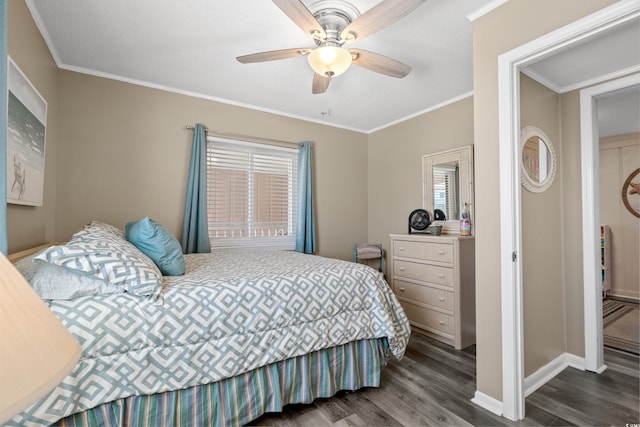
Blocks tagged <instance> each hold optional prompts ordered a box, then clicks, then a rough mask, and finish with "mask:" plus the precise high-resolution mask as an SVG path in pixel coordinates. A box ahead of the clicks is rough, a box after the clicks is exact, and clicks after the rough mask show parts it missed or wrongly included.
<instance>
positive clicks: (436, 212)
mask: <svg viewBox="0 0 640 427" xmlns="http://www.w3.org/2000/svg"><path fill="white" fill-rule="evenodd" d="M422 188H423V206H424V208H425V209H426V210H427V211H429V212H430V213H431V215H432V217H433V219H434V225H438V224H439V225H442V232H443V233H446V234H460V214H461V212H462V211H463V209H464V207H465V203H466V204H468V209H469V213H470V216H471V220H472V224H473V219H474V215H473V213H474V212H473V209H474V204H473V145H467V146H464V147H460V148H455V149H452V150H447V151H441V152H438V153H433V154H427V155H424V156H422ZM472 230H473V228H472Z"/></svg>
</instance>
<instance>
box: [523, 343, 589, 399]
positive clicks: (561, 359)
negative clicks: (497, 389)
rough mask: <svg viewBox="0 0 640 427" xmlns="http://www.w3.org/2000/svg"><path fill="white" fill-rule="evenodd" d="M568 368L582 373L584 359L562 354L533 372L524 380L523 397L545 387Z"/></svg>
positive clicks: (584, 363)
mask: <svg viewBox="0 0 640 427" xmlns="http://www.w3.org/2000/svg"><path fill="white" fill-rule="evenodd" d="M568 367H572V368H575V369H579V370H581V371H584V370H585V368H586V362H585V360H584V357H580V356H576V355H575V354H569V353H563V354H561V355H560V356H558V357H556V358H555V359H553V360H552V361H551V362H549V363H547V364H546V365H544V366H543V367H541V368H540V369H538V370H537V371H535V372H534V373H533V374H531V375H529V376H528V377H527V378H525V379H524V395H525V397H526V396H529V395H530V394H531V393H533V392H534V391H536V390H537V389H539V388H540V387H542V386H543V385H545V384H546V383H547V382H549V381H550V380H551V379H552V378H554V377H555V376H556V375H558V374H559V373H560V372H562V371H563V370H564V369H565V368H568Z"/></svg>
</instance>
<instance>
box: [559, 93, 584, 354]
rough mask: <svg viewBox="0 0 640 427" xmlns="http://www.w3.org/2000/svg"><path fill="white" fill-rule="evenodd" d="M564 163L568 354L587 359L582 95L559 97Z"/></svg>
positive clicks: (572, 94) (561, 165) (565, 283)
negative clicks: (583, 235)
mask: <svg viewBox="0 0 640 427" xmlns="http://www.w3.org/2000/svg"><path fill="white" fill-rule="evenodd" d="M560 109H561V112H560V115H561V117H562V123H561V136H560V141H561V146H560V152H561V155H562V159H561V160H562V161H561V163H560V167H559V168H558V175H559V179H560V182H561V183H562V201H563V204H562V216H561V217H560V218H561V221H562V230H561V232H562V241H563V245H564V249H563V253H562V255H563V263H564V299H565V323H566V339H567V352H568V353H570V354H575V355H577V356H582V357H584V280H583V274H582V161H581V148H580V145H581V142H580V92H579V91H573V92H568V93H564V94H562V95H561V97H560Z"/></svg>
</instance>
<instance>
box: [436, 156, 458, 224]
mask: <svg viewBox="0 0 640 427" xmlns="http://www.w3.org/2000/svg"><path fill="white" fill-rule="evenodd" d="M457 177H458V172H457V170H456V168H454V167H451V168H450V167H441V166H438V167H437V168H436V167H434V168H433V191H434V197H433V207H434V209H440V210H442V211H443V212H444V214H445V215H446V217H447V220H455V219H459V218H460V216H459V207H458V178H457Z"/></svg>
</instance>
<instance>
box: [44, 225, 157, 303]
mask: <svg viewBox="0 0 640 427" xmlns="http://www.w3.org/2000/svg"><path fill="white" fill-rule="evenodd" d="M113 228H115V227H113ZM116 230H117V229H116ZM118 234H119V233H117V232H114V230H112V229H107V228H104V227H100V226H96V224H95V223H91V224H89V225H87V226H85V227H84V228H83V229H82V230H80V231H79V232H77V233H76V234H74V235H73V236H72V237H71V240H70V241H69V242H68V243H67V244H65V245H58V246H51V247H50V248H48V249H46V250H44V251H42V252H41V253H39V254H38V255H36V256H35V257H34V258H33V259H34V261H35V262H48V263H50V264H54V265H59V266H62V267H65V268H68V269H71V270H76V271H78V272H80V273H84V274H87V273H89V274H92V275H94V276H95V277H97V278H98V279H101V280H104V281H106V282H107V283H108V284H109V285H112V286H117V287H121V288H122V289H123V290H124V291H125V292H129V293H132V294H135V295H144V296H147V295H152V296H157V295H158V294H159V293H160V287H161V284H162V274H161V273H160V270H159V269H158V267H157V266H156V265H155V263H154V262H153V261H152V260H151V259H149V257H147V256H146V255H145V254H143V253H142V252H141V251H140V250H139V249H138V248H136V247H135V246H134V245H132V244H131V243H129V242H127V241H126V240H125V239H124V237H120V236H119V235H118ZM120 234H121V235H122V236H124V232H122V231H121V232H120Z"/></svg>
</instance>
